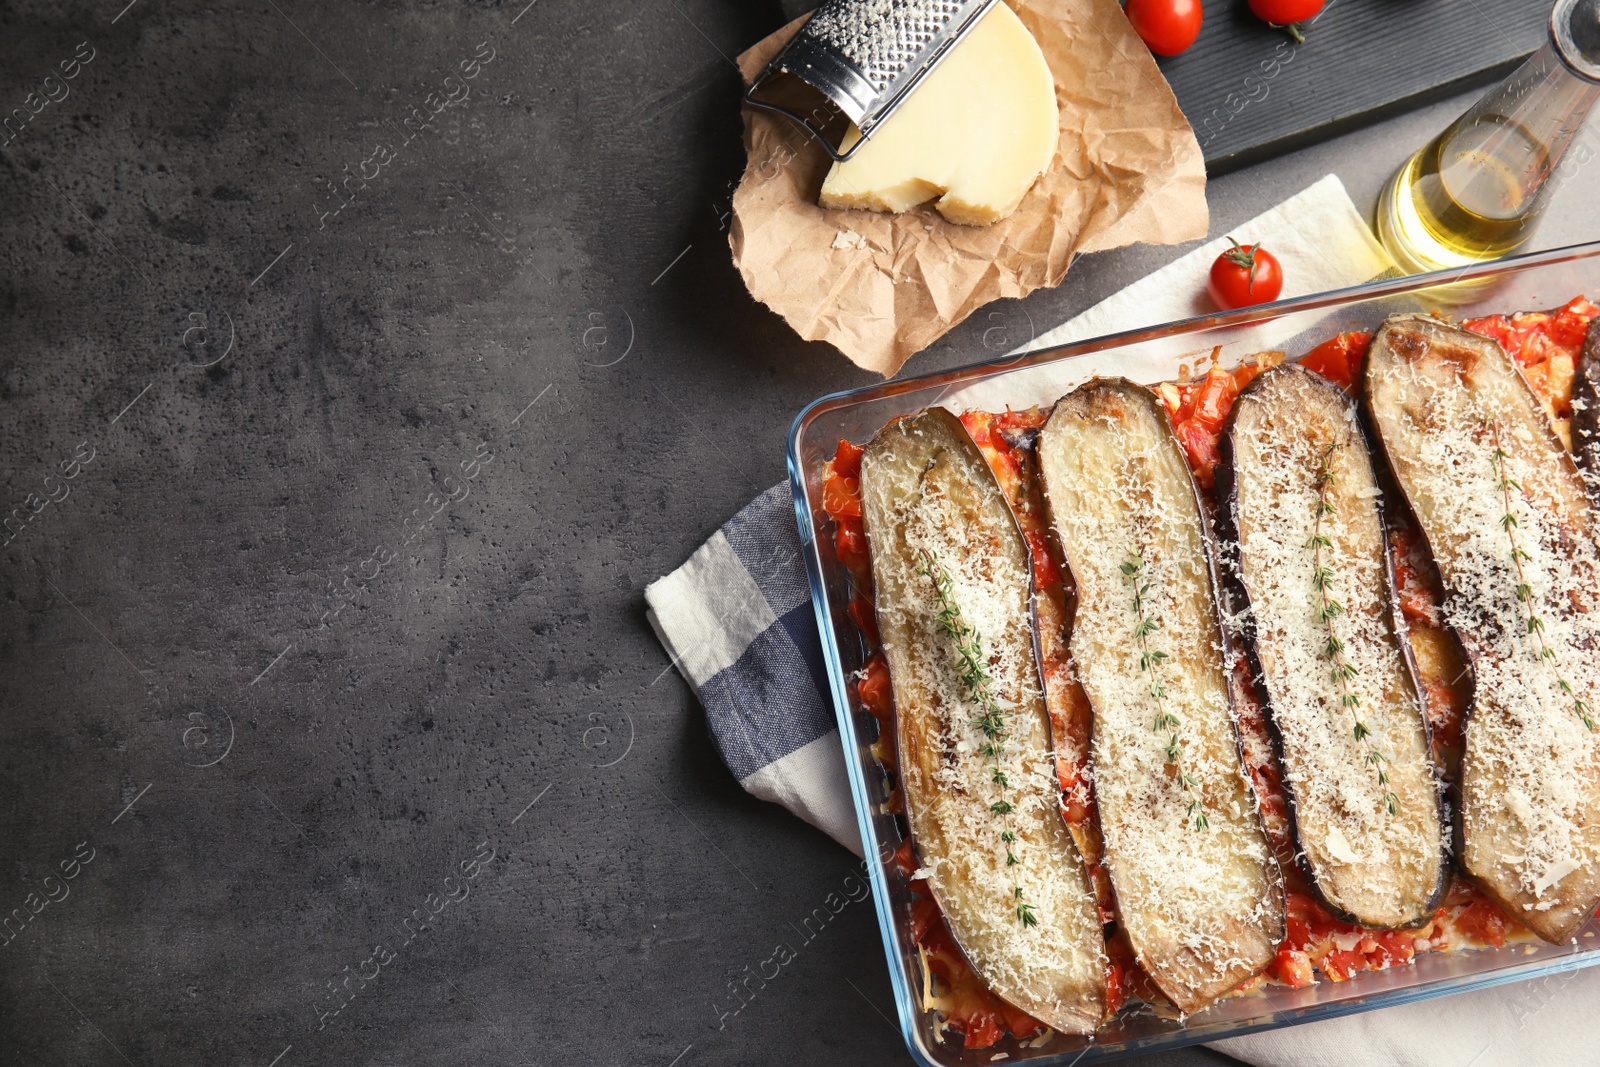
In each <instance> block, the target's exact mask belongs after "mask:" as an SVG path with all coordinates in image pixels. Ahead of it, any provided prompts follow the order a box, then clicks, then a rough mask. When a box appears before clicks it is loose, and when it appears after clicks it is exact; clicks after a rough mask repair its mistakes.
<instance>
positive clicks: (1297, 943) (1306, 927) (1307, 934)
mask: <svg viewBox="0 0 1600 1067" xmlns="http://www.w3.org/2000/svg"><path fill="white" fill-rule="evenodd" d="M1288 927H1289V929H1288V933H1287V934H1285V935H1284V938H1283V944H1284V946H1285V947H1286V948H1290V949H1293V950H1296V951H1299V952H1304V951H1305V950H1306V948H1307V947H1308V946H1309V945H1310V944H1311V926H1310V924H1308V923H1307V922H1306V920H1305V918H1304V917H1303V916H1300V915H1294V914H1291V915H1290V916H1289V919H1288Z"/></svg>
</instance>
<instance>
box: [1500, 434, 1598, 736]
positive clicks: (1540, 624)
mask: <svg viewBox="0 0 1600 1067" xmlns="http://www.w3.org/2000/svg"><path fill="white" fill-rule="evenodd" d="M1488 429H1489V435H1490V437H1491V438H1492V439H1493V442H1494V452H1493V453H1492V454H1491V456H1490V459H1489V463H1490V465H1491V466H1492V467H1493V468H1494V476H1495V481H1496V482H1497V483H1498V488H1499V489H1500V497H1501V500H1502V501H1503V502H1504V504H1505V509H1506V510H1505V513H1504V514H1503V515H1501V516H1500V528H1501V529H1502V530H1504V531H1505V532H1506V540H1508V541H1510V542H1511V565H1512V566H1513V567H1515V568H1516V572H1517V602H1518V603H1519V604H1521V605H1522V607H1521V609H1520V610H1521V611H1522V612H1523V613H1524V625H1525V626H1526V627H1527V632H1528V634H1529V635H1531V636H1532V637H1533V638H1534V639H1535V640H1536V641H1538V643H1539V660H1540V662H1543V663H1546V664H1549V666H1550V670H1551V671H1553V672H1554V673H1555V676H1556V688H1558V689H1560V690H1561V692H1562V694H1563V695H1564V696H1568V697H1571V698H1572V712H1573V714H1574V715H1576V716H1577V717H1578V720H1579V721H1580V722H1582V723H1583V725H1584V726H1586V727H1587V728H1588V730H1589V732H1590V733H1594V732H1595V730H1596V725H1595V720H1594V714H1593V709H1592V708H1591V707H1590V706H1589V702H1588V701H1587V700H1585V699H1583V698H1582V697H1580V696H1578V695H1577V694H1576V693H1575V692H1573V689H1572V683H1571V682H1569V681H1567V679H1566V678H1564V677H1562V674H1561V665H1560V664H1559V663H1557V662H1556V650H1555V649H1553V648H1551V647H1550V644H1549V642H1547V641H1546V640H1545V637H1544V619H1542V618H1540V617H1539V616H1538V615H1537V614H1535V613H1534V603H1533V586H1532V585H1531V584H1530V583H1529V581H1528V576H1527V574H1525V573H1524V572H1523V569H1522V564H1523V563H1524V562H1525V561H1527V560H1529V559H1531V558H1532V557H1530V556H1529V555H1528V553H1527V552H1526V551H1524V550H1523V548H1522V545H1521V543H1520V542H1519V541H1518V540H1517V530H1518V529H1519V526H1518V523H1517V511H1516V506H1515V502H1514V500H1513V498H1512V496H1511V491H1512V490H1513V489H1515V490H1516V491H1517V494H1518V495H1519V496H1520V495H1521V494H1522V493H1523V488H1522V485H1521V484H1520V483H1519V482H1518V481H1517V480H1516V479H1515V478H1512V477H1511V476H1510V475H1509V474H1507V473H1506V469H1505V462H1506V460H1508V459H1510V458H1511V454H1510V453H1509V452H1507V451H1506V450H1505V448H1504V447H1503V446H1502V445H1501V443H1500V422H1499V420H1497V419H1490V420H1488Z"/></svg>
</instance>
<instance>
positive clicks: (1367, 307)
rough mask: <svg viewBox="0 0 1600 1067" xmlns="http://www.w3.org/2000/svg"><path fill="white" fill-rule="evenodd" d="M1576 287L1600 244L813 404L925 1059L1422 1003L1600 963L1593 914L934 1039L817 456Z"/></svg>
mask: <svg viewBox="0 0 1600 1067" xmlns="http://www.w3.org/2000/svg"><path fill="white" fill-rule="evenodd" d="M1579 294H1584V295H1588V296H1589V297H1591V298H1596V297H1600V243H1595V244H1588V245H1578V246H1573V247H1570V248H1560V249H1554V250H1551V251H1547V252H1539V253H1534V254H1531V255H1525V256H1518V257H1515V258H1511V259H1505V260H1500V261H1498V262H1491V263H1485V264H1479V265H1477V266H1474V267H1470V268H1466V269H1464V270H1456V271H1449V272H1441V273H1437V274H1425V275H1417V276H1413V277H1406V278H1396V279H1392V280H1386V281H1377V282H1372V283H1369V284H1367V285H1361V286H1356V287H1354V288H1351V289H1342V290H1338V291H1335V292H1330V293H1320V294H1317V295H1314V296H1307V297H1301V298H1299V299H1296V300H1287V301H1283V302H1281V303H1277V304H1270V305H1266V306H1263V307H1257V308H1250V309H1246V310H1242V311H1234V312H1227V313H1224V314H1218V315H1210V316H1206V317H1203V318H1195V319H1188V320H1185V321H1183V322H1175V323H1172V324H1170V325H1166V326H1158V327H1153V328H1150V329H1144V330H1135V331H1131V332H1128V333H1122V334H1115V335H1112V336H1109V337H1101V338H1096V339H1094V340H1089V341H1082V342H1078V343H1075V344H1070V345H1065V346H1063V347H1060V348H1054V349H1048V350H1045V351H1040V352H1032V353H1029V354H1027V355H1023V356H1016V357H1010V358H1006V359H1001V360H997V361H992V362H987V363H979V364H974V365H972V366H970V367H963V368H960V369H957V370H952V371H946V372H943V373H939V374H930V375H927V376H924V377H921V378H910V379H906V380H904V381H890V382H884V383H883V384H881V385H875V386H870V387H867V388H863V389H856V390H853V391H851V392H846V393H835V394H833V395H831V396H826V397H823V398H822V399H820V400H817V401H816V402H814V403H812V404H811V405H810V406H809V407H807V408H806V409H805V410H804V411H802V412H801V413H800V414H799V416H798V417H797V418H796V419H795V421H794V426H793V427H792V428H791V430H790V433H789V475H790V480H791V483H792V486H793V489H794V503H795V512H796V517H797V519H798V521H799V526H800V539H801V542H802V544H803V546H804V551H805V557H806V568H807V571H808V573H809V575H810V579H811V596H812V603H813V606H814V607H815V609H816V613H817V623H818V626H819V628H820V630H821V633H822V650H823V656H824V658H825V659H826V661H827V670H828V682H829V685H830V687H831V689H832V692H833V701H834V707H835V709H836V711H837V714H838V719H839V734H840V736H841V737H842V738H843V741H844V748H845V764H846V767H847V769H848V771H849V777H850V791H851V794H852V797H853V798H854V801H855V808H856V818H857V820H858V822H859V824H860V827H861V840H862V843H863V845H864V847H865V849H866V854H867V855H868V856H875V857H877V862H875V863H871V864H869V865H868V866H869V870H870V873H871V881H872V895H873V900H874V903H875V904H876V906H877V911H878V926H879V929H880V931H881V933H882V935H883V945H884V951H885V952H886V954H887V955H888V962H889V974H890V978H891V979H892V981H893V984H894V994H895V1006H896V1008H897V1009H898V1011H899V1015H900V1029H901V1032H902V1034H903V1035H904V1037H905V1040H906V1046H907V1048H908V1049H909V1050H910V1051H911V1055H912V1056H913V1058H914V1059H916V1061H917V1062H918V1063H921V1064H925V1065H928V1067H934V1065H939V1067H944V1065H957V1064H959V1065H977V1064H989V1063H991V1062H993V1059H994V1057H995V1056H996V1054H998V1053H1000V1052H1005V1053H1007V1054H1008V1055H1007V1057H1006V1061H1007V1062H1013V1063H1014V1062H1028V1063H1030V1064H1035V1065H1037V1067H1044V1065H1060V1067H1066V1065H1068V1064H1090V1063H1102V1062H1106V1061H1109V1060H1115V1059H1120V1058H1122V1057H1124V1056H1129V1055H1133V1054H1136V1053H1147V1052H1151V1051H1155V1050H1158V1049H1165V1048H1175V1047H1178V1046H1181V1045H1191V1044H1196V1043H1199V1042H1204V1041H1214V1040H1217V1039H1219V1038H1224V1037H1237V1036H1239V1035H1241V1034H1247V1033H1253V1032H1258V1031H1262V1030H1270V1029H1274V1028H1276V1027H1280V1026H1289V1025H1293V1024H1295V1023H1301V1022H1310V1021H1313V1020H1316V1019H1328V1018H1333V1017H1335V1016H1340V1015H1349V1014H1352V1013H1355V1012H1363V1011H1371V1010H1373V1009H1375V1008H1383V1007H1388V1006H1390V1005H1394V1004H1404V1003H1407V1002H1410V1001H1414V1000H1422V999H1426V998H1429V997H1437V996H1443V995H1445V994H1447V993H1460V992H1465V991H1467V990H1472V989H1481V988H1484V987H1487V986H1493V985H1500V984H1502V983H1505V982H1516V981H1523V980H1526V979H1530V978H1537V977H1542V976H1546V975H1552V974H1556V973H1559V972H1564V971H1572V970H1577V969H1579V968H1582V967H1588V966H1592V965H1595V964H1600V938H1597V937H1596V931H1597V928H1600V926H1597V923H1596V921H1594V920H1591V921H1590V922H1589V923H1588V924H1587V925H1586V926H1585V927H1584V928H1583V930H1582V931H1581V932H1580V933H1579V935H1578V937H1577V939H1576V942H1575V943H1572V944H1566V945H1546V944H1543V943H1537V944H1528V943H1515V942H1514V943H1510V944H1507V945H1506V946H1505V947H1504V948H1499V949H1478V950H1469V951H1462V952H1450V953H1446V952H1439V953H1424V954H1422V955H1420V956H1418V957H1417V959H1416V961H1415V962H1414V963H1413V964H1412V965H1411V966H1408V967H1401V968H1394V969H1391V970H1386V971H1366V972H1362V973H1360V974H1358V975H1356V976H1355V977H1354V978H1352V979H1350V980H1348V981H1344V982H1333V981H1330V980H1328V979H1327V978H1326V977H1323V976H1320V975H1319V977H1318V981H1317V984H1316V985H1313V986H1310V987H1307V988H1304V989H1289V988H1287V987H1283V986H1269V987H1267V988H1266V989H1265V990H1264V991H1262V992H1259V993H1253V994H1250V995H1246V996H1240V997H1235V998H1233V999H1230V1000H1224V1001H1222V1002H1220V1003H1218V1004H1216V1005H1214V1006H1213V1007H1211V1008H1209V1009H1208V1010H1206V1011H1203V1012H1200V1013H1198V1014H1196V1015H1193V1016H1190V1017H1189V1018H1188V1019H1182V1020H1180V1019H1177V1018H1175V1017H1173V1016H1171V1015H1170V1014H1159V1013H1157V1012H1156V1011H1154V1010H1153V1009H1150V1008H1148V1007H1138V1008H1133V1009H1125V1010H1124V1011H1123V1013H1122V1014H1120V1015H1119V1016H1118V1017H1117V1018H1116V1019H1114V1020H1112V1021H1111V1022H1110V1023H1109V1024H1107V1025H1106V1026H1105V1027H1103V1028H1102V1029H1101V1030H1100V1032H1099V1033H1098V1034H1096V1035H1095V1036H1094V1037H1093V1039H1086V1038H1083V1037H1075V1036H1069V1035H1064V1034H1057V1035H1054V1036H1053V1037H1051V1039H1050V1040H1049V1041H1047V1042H1045V1043H1043V1044H1041V1045H1039V1046H1037V1047H1029V1046H1026V1045H1023V1046H1021V1047H1019V1045H1018V1043H1017V1042H1015V1041H1013V1040H1011V1039H1009V1038H1008V1039H1006V1040H1005V1041H1003V1042H1002V1043H1001V1044H1000V1045H997V1046H995V1047H993V1048H988V1049H977V1050H970V1051H969V1050H966V1049H963V1048H961V1047H960V1038H959V1037H952V1036H947V1037H946V1039H945V1040H944V1041H943V1042H942V1043H941V1042H940V1041H939V1040H937V1039H936V1035H935V1028H934V1021H933V1018H932V1016H931V1015H929V1014H928V1013H924V1012H923V1011H922V1010H921V1009H920V1007H919V1003H920V995H919V989H918V986H919V983H920V971H919V969H918V968H919V965H918V963H917V959H916V949H915V947H914V946H913V945H912V943H911V941H910V939H909V933H908V930H907V924H906V923H905V922H904V921H903V920H902V918H901V917H903V916H905V915H906V912H907V908H908V907H909V889H908V886H907V884H906V881H905V879H904V878H902V877H901V876H900V874H899V872H898V871H897V870H896V868H895V866H894V862H893V855H894V851H895V849H896V847H897V846H898V845H899V843H900V831H899V828H898V825H897V823H896V821H895V817H894V816H892V815H889V814H886V813H885V812H884V810H883V806H884V802H885V800H886V796H885V790H884V780H883V773H882V770H881V769H880V768H879V766H878V764H877V761H876V760H875V759H874V758H873V756H872V753H871V749H870V746H871V744H872V742H873V741H874V740H875V739H876V736H877V725H876V722H875V721H874V720H873V719H872V716H871V715H869V714H867V713H866V712H864V711H862V710H861V709H860V708H859V706H858V705H857V703H856V701H855V699H854V697H853V695H852V694H851V692H850V689H849V686H848V685H847V684H846V679H847V678H848V677H849V675H850V674H851V673H852V672H853V671H855V670H857V669H859V668H860V666H861V665H862V662H863V659H864V653H865V649H864V647H863V645H862V642H861V639H860V637H859V636H858V634H857V631H856V629H855V627H854V624H853V623H851V621H850V619H849V616H848V615H847V614H846V613H845V606H846V604H848V602H849V598H850V594H849V592H848V577H847V573H846V571H845V568H844V567H842V566H841V565H840V564H839V563H838V561H837V560H836V559H835V558H834V554H833V542H832V538H831V537H830V536H828V535H827V534H828V530H827V527H826V518H825V516H824V515H823V513H822V511H821V492H822V466H823V463H824V462H825V461H827V460H828V459H830V458H832V456H833V453H834V450H835V448H836V446H837V445H838V442H839V440H840V439H841V438H845V439H848V440H850V441H853V442H855V443H857V444H865V443H866V442H867V441H868V440H869V439H871V437H872V436H873V435H874V434H876V433H877V432H878V430H879V429H880V428H881V427H883V425H884V424H885V423H887V422H889V421H890V420H891V419H894V418H897V417H899V416H902V415H909V414H911V413H913V412H916V411H920V410H921V409H923V408H925V407H928V406H930V405H934V404H941V405H943V406H945V407H947V408H949V409H951V410H952V411H954V412H955V413H957V414H960V413H961V412H963V411H969V410H983V411H1003V410H1005V408H1006V407H1007V406H1008V405H1009V406H1010V407H1013V408H1026V407H1031V406H1033V405H1035V404H1051V403H1054V402H1055V400H1056V399H1057V398H1059V397H1060V396H1062V395H1063V394H1064V393H1066V392H1068V391H1070V390H1071V389H1072V388H1073V387H1075V386H1077V385H1079V384H1081V383H1082V382H1084V381H1087V380H1088V379H1089V378H1091V377H1093V376H1095V375H1097V374H1098V375H1122V376H1124V377H1128V378H1132V379H1134V380H1136V381H1140V382H1144V383H1146V384H1155V383H1156V382H1160V381H1166V380H1170V379H1172V378H1175V377H1178V375H1179V373H1180V367H1183V366H1185V365H1187V366H1189V367H1193V366H1194V365H1195V364H1197V363H1199V362H1202V361H1204V360H1206V359H1208V357H1209V356H1210V355H1211V353H1212V351H1213V349H1217V348H1220V349H1221V352H1220V356H1219V359H1218V361H1219V362H1220V363H1221V365H1222V366H1223V367H1233V366H1236V365H1237V364H1238V363H1239V361H1240V360H1241V359H1242V358H1243V357H1244V356H1246V355H1248V354H1251V353H1255V352H1262V351H1268V350H1274V349H1277V350H1283V351H1286V352H1288V354H1289V358H1291V359H1298V358H1299V357H1301V356H1303V355H1304V354H1305V353H1306V352H1308V351H1310V349H1311V348H1312V347H1314V346H1315V345H1316V344H1317V343H1319V342H1321V341H1323V340H1326V339H1327V338H1328V337H1331V336H1332V335H1333V334H1335V333H1338V332H1341V331H1345V330H1358V329H1359V330H1371V329H1373V328H1374V327H1375V326H1376V325H1377V324H1378V323H1379V321H1381V320H1382V319H1383V318H1384V317H1385V316H1387V315H1391V314H1395V313H1398V312H1412V311H1433V310H1440V311H1444V312H1447V313H1449V314H1450V315H1452V316H1454V317H1455V318H1457V319H1461V318H1469V317H1474V316H1479V315H1486V314H1490V313H1492V312H1509V311H1531V310H1539V309H1544V308H1552V307H1558V306H1560V305H1561V304H1563V303H1565V302H1566V301H1567V300H1568V299H1570V298H1571V297H1573V296H1577V295H1579Z"/></svg>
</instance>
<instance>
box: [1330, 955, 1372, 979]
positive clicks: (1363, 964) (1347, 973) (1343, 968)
mask: <svg viewBox="0 0 1600 1067" xmlns="http://www.w3.org/2000/svg"><path fill="white" fill-rule="evenodd" d="M1319 966H1320V967H1321V968H1322V973H1323V974H1325V975H1327V976H1328V977H1329V978H1332V979H1333V980H1334V981H1335V982H1343V981H1346V980H1347V979H1349V978H1352V977H1354V976H1355V975H1357V974H1359V973H1360V972H1362V971H1364V970H1366V969H1367V958H1366V957H1365V956H1363V955H1362V954H1361V953H1360V952H1359V951H1358V950H1356V949H1351V950H1350V951H1348V952H1345V951H1343V950H1342V949H1334V950H1333V951H1332V952H1330V953H1328V954H1327V955H1326V956H1324V957H1322V961H1321V962H1320V964H1319Z"/></svg>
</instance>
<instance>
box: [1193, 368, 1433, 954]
mask: <svg viewBox="0 0 1600 1067" xmlns="http://www.w3.org/2000/svg"><path fill="white" fill-rule="evenodd" d="M1221 453H1222V461H1221V464H1220V466H1219V467H1218V473H1217V490H1218V495H1219V497H1220V501H1219V503H1220V526H1221V534H1222V540H1223V542H1224V544H1225V545H1227V546H1228V552H1229V553H1230V556H1231V559H1230V562H1231V564H1232V567H1231V570H1232V571H1233V573H1234V579H1235V583H1234V588H1235V590H1236V591H1237V592H1238V593H1239V594H1240V606H1244V607H1248V609H1249V610H1248V611H1247V612H1246V613H1245V619H1244V627H1243V630H1244V638H1245V650H1246V654H1247V656H1248V658H1249V661H1250V666H1251V670H1252V673H1253V674H1254V676H1255V681H1256V686H1257V690H1258V691H1259V692H1260V693H1261V695H1262V698H1263V701H1264V703H1265V705H1266V709H1267V715H1268V722H1269V723H1270V724H1271V727H1272V734H1273V740H1274V742H1275V744H1276V747H1277V750H1278V757H1279V761H1280V763H1281V764H1282V766H1283V771H1284V790H1285V794H1286V796H1287V798H1288V802H1289V816H1290V824H1291V826H1292V828H1293V832H1294V838H1295V842H1296V844H1297V858H1298V860H1299V864H1300V869H1301V871H1302V872H1303V873H1304V874H1305V877H1306V881H1307V882H1308V883H1309V884H1310V886H1311V888H1312V890H1313V892H1315V893H1316V894H1317V896H1318V897H1319V898H1321V901H1322V903H1323V904H1324V906H1326V907H1327V908H1328V910H1329V911H1331V912H1333V913H1334V914H1335V915H1338V916H1339V917H1341V918H1343V919H1345V920H1346V921H1348V922H1353V923H1357V924H1359V925H1362V926H1374V927H1389V928H1397V927H1408V926H1418V925H1420V924H1422V923H1425V922H1427V921H1429V920H1430V919H1432V918H1433V913H1434V910H1435V908H1436V907H1437V905H1438V901H1439V897H1440V895H1441V894H1443V892H1444V890H1445V886H1446V878H1445V874H1446V870H1447V867H1448V864H1449V850H1448V849H1447V848H1446V846H1445V827H1444V823H1443V820H1442V815H1441V805H1440V803H1439V789H1438V783H1437V781H1436V779H1435V777H1434V773H1433V759H1432V756H1431V754H1430V752H1429V746H1428V725H1427V716H1426V712H1425V705H1424V703H1423V697H1422V694H1421V692H1420V690H1419V688H1418V686H1417V681H1416V673H1415V669H1414V665H1413V664H1412V662H1411V648H1410V646H1409V645H1408V644H1407V642H1406V631H1405V624H1404V622H1403V620H1402V619H1401V617H1400V611H1399V608H1398V607H1397V606H1396V601H1395V596H1394V568H1393V564H1392V562H1391V560H1390V557H1389V538H1388V534H1387V530H1386V527H1385V524H1384V518H1383V513H1382V510H1381V497H1380V489H1379V485H1378V479H1377V475H1376V473H1375V472H1374V469H1373V466H1372V462H1371V459H1370V457H1369V455H1368V452H1367V442H1366V438H1365V435H1364V434H1363V432H1362V427H1361V422H1360V418H1359V416H1358V413H1357V410H1356V405H1355V402H1354V401H1353V400H1351V399H1350V398H1349V397H1348V396H1346V395H1345V393H1344V391H1343V390H1342V389H1340V388H1339V387H1338V386H1336V385H1334V384H1333V383H1332V382H1330V381H1328V379H1326V378H1324V377H1322V376H1321V375H1319V374H1317V373H1316V372H1315V371H1311V370H1307V369H1305V368H1304V367H1301V366H1299V365H1298V364H1294V363H1286V364H1284V365H1282V366H1279V367H1276V368H1274V369H1273V370H1269V371H1267V372H1266V373H1265V374H1262V375H1261V376H1260V377H1258V378H1257V379H1255V381H1253V382H1251V383H1250V385H1249V386H1248V387H1247V388H1246V389H1245V391H1244V392H1243V393H1242V394H1241V395H1240V396H1239V398H1238V400H1237V401H1236V402H1235V403H1234V408H1233V414H1232V416H1231V418H1230V421H1229V424H1228V428H1227V432H1226V433H1225V434H1224V435H1223V439H1222V446H1221Z"/></svg>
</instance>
